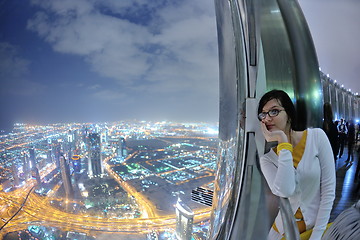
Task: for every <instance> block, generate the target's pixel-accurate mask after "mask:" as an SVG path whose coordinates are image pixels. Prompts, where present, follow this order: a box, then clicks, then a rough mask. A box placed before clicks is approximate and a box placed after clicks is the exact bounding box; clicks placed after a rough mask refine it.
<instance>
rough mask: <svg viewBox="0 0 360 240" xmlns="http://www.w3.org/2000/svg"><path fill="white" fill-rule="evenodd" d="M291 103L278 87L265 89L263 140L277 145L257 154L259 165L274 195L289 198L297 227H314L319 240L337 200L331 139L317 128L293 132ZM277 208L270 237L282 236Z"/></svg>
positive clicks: (261, 110)
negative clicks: (275, 142)
mask: <svg viewBox="0 0 360 240" xmlns="http://www.w3.org/2000/svg"><path fill="white" fill-rule="evenodd" d="M295 115H296V112H295V107H294V105H293V103H292V101H291V99H290V98H289V96H288V95H287V94H286V93H285V92H284V91H281V90H272V91H270V92H268V93H266V94H265V95H264V96H263V97H262V98H261V100H260V102H259V106H258V118H259V120H260V124H261V129H262V133H263V134H264V137H265V139H266V141H268V142H270V141H277V142H278V145H277V147H276V148H274V149H271V150H270V151H269V152H268V153H266V154H265V155H264V156H262V157H261V158H260V165H261V170H262V172H263V174H264V176H265V178H266V181H267V183H268V185H269V187H270V189H271V191H272V193H273V194H275V195H277V196H279V197H283V198H289V201H290V204H291V207H292V210H293V213H294V216H295V218H296V222H297V224H298V227H299V232H300V233H302V232H305V231H306V230H309V229H312V230H313V231H312V234H311V237H310V239H311V240H315V239H321V236H322V234H323V233H324V230H325V228H326V226H327V223H328V220H329V218H330V212H331V208H332V205H333V201H334V199H335V179H336V178H335V165H334V157H333V154H332V149H331V146H330V143H329V140H328V138H327V136H326V134H325V133H324V131H323V130H321V129H319V128H314V129H311V128H309V129H306V130H305V131H295V121H296V119H295ZM283 236H284V227H283V224H282V219H281V216H280V213H279V214H278V216H277V217H276V219H275V223H274V224H273V226H272V228H271V230H270V232H269V236H268V239H281V238H282V237H283Z"/></svg>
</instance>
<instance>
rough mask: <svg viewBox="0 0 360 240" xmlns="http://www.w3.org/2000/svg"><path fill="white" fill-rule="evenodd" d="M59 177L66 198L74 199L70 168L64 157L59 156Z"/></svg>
mask: <svg viewBox="0 0 360 240" xmlns="http://www.w3.org/2000/svg"><path fill="white" fill-rule="evenodd" d="M60 169H61V177H62V181H63V184H64V189H65V195H66V198H68V199H69V198H73V197H74V190H73V187H72V185H71V179H70V167H69V163H68V162H67V161H66V159H65V157H64V156H60Z"/></svg>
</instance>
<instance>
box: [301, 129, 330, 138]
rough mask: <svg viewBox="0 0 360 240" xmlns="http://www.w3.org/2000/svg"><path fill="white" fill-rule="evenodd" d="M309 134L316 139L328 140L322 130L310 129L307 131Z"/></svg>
mask: <svg viewBox="0 0 360 240" xmlns="http://www.w3.org/2000/svg"><path fill="white" fill-rule="evenodd" d="M306 130H307V132H308V136H310V137H311V138H315V139H322V138H325V139H327V136H326V133H325V132H324V130H323V129H321V128H308V129H306Z"/></svg>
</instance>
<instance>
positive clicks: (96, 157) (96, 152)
mask: <svg viewBox="0 0 360 240" xmlns="http://www.w3.org/2000/svg"><path fill="white" fill-rule="evenodd" d="M88 141H89V161H88V174H89V176H91V177H99V176H101V175H102V173H103V165H102V162H101V145H100V135H99V134H98V133H91V134H89V138H88Z"/></svg>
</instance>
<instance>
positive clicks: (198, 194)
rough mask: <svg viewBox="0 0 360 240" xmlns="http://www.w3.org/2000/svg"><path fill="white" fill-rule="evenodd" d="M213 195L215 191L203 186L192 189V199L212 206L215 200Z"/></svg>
mask: <svg viewBox="0 0 360 240" xmlns="http://www.w3.org/2000/svg"><path fill="white" fill-rule="evenodd" d="M213 195H214V191H212V190H210V189H205V188H202V187H197V188H196V189H193V190H192V191H191V200H193V201H194V202H197V203H200V204H204V205H206V206H209V207H211V206H212V201H213Z"/></svg>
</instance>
